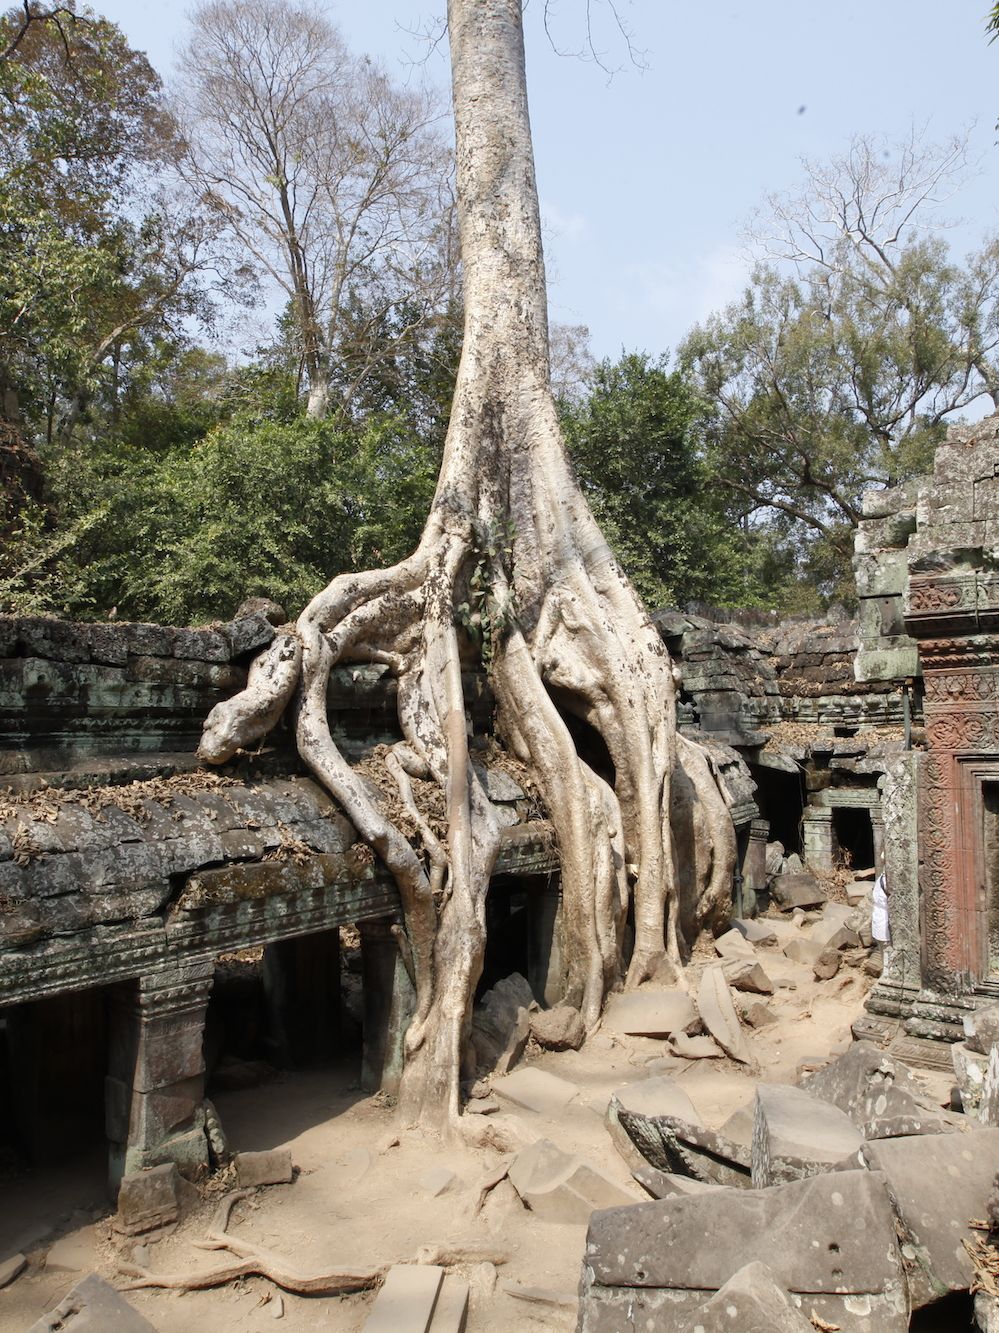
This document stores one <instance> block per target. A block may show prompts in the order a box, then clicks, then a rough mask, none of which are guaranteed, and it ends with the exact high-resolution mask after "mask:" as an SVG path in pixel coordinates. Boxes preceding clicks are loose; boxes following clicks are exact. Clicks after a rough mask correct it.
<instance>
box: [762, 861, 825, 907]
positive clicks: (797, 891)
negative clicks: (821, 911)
mask: <svg viewBox="0 0 999 1333" xmlns="http://www.w3.org/2000/svg"><path fill="white" fill-rule="evenodd" d="M770 894H771V897H772V898H773V899H774V901H775V902H776V903H777V905H778V906H779V907H780V909H781V911H782V912H793V911H794V909H795V908H796V907H802V908H804V907H821V906H822V904H823V903H824V902H825V901H826V895H825V892H824V890H823V889H822V888H820V886H819V881H818V880H817V879H816V878H815V876H814V875H811V874H809V873H808V871H801V872H800V873H799V874H788V873H787V872H785V873H784V874H782V875H778V876H777V878H776V879H774V880H772V881H771V883H770Z"/></svg>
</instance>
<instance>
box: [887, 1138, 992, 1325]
mask: <svg viewBox="0 0 999 1333" xmlns="http://www.w3.org/2000/svg"><path fill="white" fill-rule="evenodd" d="M863 1157H864V1160H865V1161H866V1163H867V1165H868V1166H869V1167H870V1169H871V1171H877V1172H880V1173H881V1174H882V1175H883V1176H884V1178H885V1182H886V1185H887V1190H888V1194H889V1196H890V1198H891V1202H892V1206H893V1207H894V1209H895V1213H896V1216H897V1217H898V1221H899V1224H900V1227H901V1234H902V1237H903V1244H902V1254H903V1256H904V1257H905V1259H906V1260H907V1262H908V1264H909V1293H910V1297H911V1300H912V1305H913V1309H919V1308H920V1307H921V1306H924V1305H928V1304H930V1303H931V1302H932V1301H935V1300H939V1298H940V1297H941V1296H945V1295H946V1294H947V1292H949V1291H965V1290H967V1289H968V1288H969V1287H970V1286H971V1283H972V1280H973V1278H974V1266H973V1264H972V1262H971V1259H970V1257H969V1255H968V1252H967V1250H966V1249H965V1248H964V1244H963V1242H964V1241H965V1240H967V1241H969V1243H970V1242H971V1241H972V1239H973V1237H974V1236H975V1234H976V1233H975V1232H973V1231H972V1230H971V1228H970V1227H969V1225H968V1223H969V1222H970V1221H972V1220H974V1219H979V1218H983V1217H984V1216H985V1213H986V1209H987V1207H988V1200H989V1193H990V1191H991V1189H992V1182H993V1180H994V1178H995V1174H996V1163H997V1162H999V1129H978V1130H975V1131H973V1132H972V1133H970V1134H924V1135H919V1136H916V1137H910V1138H898V1139H882V1140H879V1141H878V1142H875V1143H867V1144H865V1145H864V1148H863Z"/></svg>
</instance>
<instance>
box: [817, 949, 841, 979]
mask: <svg viewBox="0 0 999 1333" xmlns="http://www.w3.org/2000/svg"><path fill="white" fill-rule="evenodd" d="M838 971H839V950H838V949H831V948H829V946H828V945H827V946H826V948H824V949H823V950H822V952H821V953H820V954H819V956H818V958H816V960H815V962H814V963H813V964H812V975H813V976H814V977H815V980H816V981H831V980H832V978H833V977H834V976H835V975H836V973H837V972H838Z"/></svg>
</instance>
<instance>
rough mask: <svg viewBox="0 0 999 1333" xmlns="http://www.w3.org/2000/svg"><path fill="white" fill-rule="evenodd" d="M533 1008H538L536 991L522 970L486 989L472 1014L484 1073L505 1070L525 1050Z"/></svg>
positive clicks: (477, 1057)
mask: <svg viewBox="0 0 999 1333" xmlns="http://www.w3.org/2000/svg"><path fill="white" fill-rule="evenodd" d="M532 1008H536V1004H535V1000H534V993H533V991H532V990H531V987H530V985H529V984H528V982H527V979H526V978H525V977H522V976H521V975H520V973H519V972H514V973H512V974H511V975H510V976H508V977H504V978H503V979H502V980H501V981H497V983H496V985H495V986H493V988H492V990H489V991H486V993H485V995H484V996H483V997H482V1001H481V1003H480V1004H479V1005H478V1006H477V1007H476V1010H475V1013H474V1014H473V1015H472V1046H473V1048H474V1051H475V1061H476V1065H477V1067H478V1069H479V1070H480V1071H481V1072H482V1073H489V1072H491V1071H494V1070H495V1072H496V1073H498V1074H505V1073H507V1072H508V1071H509V1070H510V1069H512V1068H513V1066H514V1065H515V1064H516V1063H517V1061H518V1060H519V1059H520V1057H521V1056H522V1055H523V1054H524V1047H525V1046H526V1045H527V1039H528V1037H529V1036H530V1035H531V1010H532Z"/></svg>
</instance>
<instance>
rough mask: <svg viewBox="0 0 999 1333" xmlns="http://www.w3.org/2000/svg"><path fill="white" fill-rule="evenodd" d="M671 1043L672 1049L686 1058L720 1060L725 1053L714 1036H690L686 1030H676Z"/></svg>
mask: <svg viewBox="0 0 999 1333" xmlns="http://www.w3.org/2000/svg"><path fill="white" fill-rule="evenodd" d="M669 1043H670V1049H671V1050H673V1051H674V1052H675V1053H676V1054H677V1055H679V1056H680V1057H681V1059H684V1060H720V1059H721V1057H722V1056H723V1055H724V1054H725V1052H724V1051H723V1050H722V1048H721V1047H720V1046H719V1045H718V1043H717V1042H716V1041H715V1039H714V1037H688V1036H687V1034H686V1033H685V1032H674V1034H673V1036H672V1037H670V1039H669Z"/></svg>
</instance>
